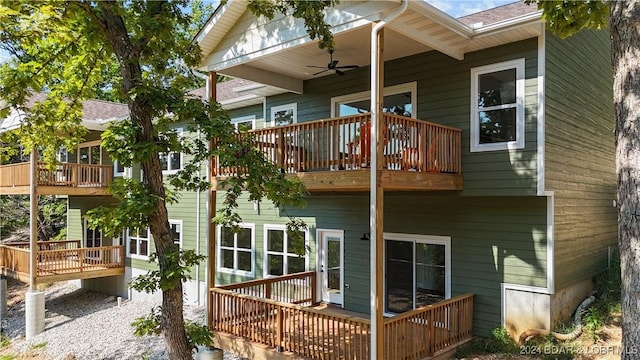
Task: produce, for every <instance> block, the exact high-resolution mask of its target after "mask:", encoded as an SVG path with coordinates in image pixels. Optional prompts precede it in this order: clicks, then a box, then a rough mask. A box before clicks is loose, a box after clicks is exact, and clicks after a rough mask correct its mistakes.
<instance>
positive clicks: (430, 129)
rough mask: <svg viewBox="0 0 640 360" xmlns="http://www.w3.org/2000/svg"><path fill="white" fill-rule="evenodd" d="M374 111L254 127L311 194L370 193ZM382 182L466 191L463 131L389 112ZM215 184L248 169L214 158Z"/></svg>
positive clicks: (400, 187)
mask: <svg viewBox="0 0 640 360" xmlns="http://www.w3.org/2000/svg"><path fill="white" fill-rule="evenodd" d="M370 121H371V115H370V114H368V113H367V114H360V115H354V116H346V117H340V118H332V119H324V120H317V121H309V122H304V123H298V124H291V125H286V126H279V127H271V128H265V129H258V130H253V131H249V132H247V133H242V134H239V135H238V136H250V137H251V141H252V143H253V144H254V145H255V146H256V147H257V148H258V149H259V150H261V151H262V152H263V153H264V154H265V156H266V158H267V160H269V161H272V162H273V163H275V164H277V165H278V166H279V167H280V168H281V169H282V171H284V172H285V173H287V174H290V176H297V177H298V178H299V179H300V180H301V181H302V182H303V183H304V184H305V185H306V187H307V189H308V190H309V191H311V192H321V191H367V190H369V176H370V175H369V173H370V163H371V153H370V144H371V141H370V140H369V126H370ZM384 124H385V127H384V128H385V133H384V151H383V152H384V156H383V158H384V159H383V164H382V166H383V168H384V170H383V172H382V180H381V182H382V186H383V188H384V189H385V190H393V191H428V190H462V189H463V178H462V173H461V169H462V160H461V154H462V144H461V130H460V129H455V128H452V127H448V126H443V125H439V124H434V123H430V122H428V121H423V120H417V119H412V118H407V117H403V116H398V115H391V114H384ZM212 162H213V166H212V174H211V175H212V182H213V184H214V187H215V188H216V189H224V185H223V182H222V181H223V180H224V179H225V178H226V177H229V176H232V175H235V174H238V173H242V171H243V170H242V169H240V168H237V167H234V166H230V164H226V163H222V162H221V161H220V159H219V158H214V159H213V161H212Z"/></svg>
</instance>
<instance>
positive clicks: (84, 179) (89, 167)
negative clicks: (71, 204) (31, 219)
mask: <svg viewBox="0 0 640 360" xmlns="http://www.w3.org/2000/svg"><path fill="white" fill-rule="evenodd" d="M30 169H31V163H30V162H24V163H18V164H10V165H2V166H0V195H19V194H29V188H30V183H31V176H30ZM112 180H113V166H112V165H94V164H76V163H60V164H58V165H56V166H55V167H53V168H49V167H47V166H46V165H45V164H44V163H38V164H37V167H36V184H35V185H36V193H37V194H38V195H109V192H108V189H107V188H108V186H109V184H111V181H112Z"/></svg>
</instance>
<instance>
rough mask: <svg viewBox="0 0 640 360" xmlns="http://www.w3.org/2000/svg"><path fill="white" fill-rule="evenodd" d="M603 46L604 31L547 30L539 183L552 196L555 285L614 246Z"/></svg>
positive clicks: (584, 275)
mask: <svg viewBox="0 0 640 360" xmlns="http://www.w3.org/2000/svg"><path fill="white" fill-rule="evenodd" d="M610 46H611V45H610V40H609V35H608V33H607V32H606V31H599V32H597V31H583V32H581V33H579V34H578V35H575V36H572V37H570V38H568V39H566V40H560V39H558V38H556V37H554V36H553V35H551V34H547V36H546V52H547V54H546V83H545V85H546V87H545V95H546V96H545V109H546V111H545V116H546V118H545V138H546V142H545V187H546V189H547V190H550V191H553V192H554V195H555V208H554V212H555V213H554V240H555V274H556V279H555V282H556V289H557V290H559V289H562V288H564V287H565V286H567V285H570V284H572V283H575V282H576V281H580V280H582V279H588V278H589V277H591V276H593V275H594V274H597V273H598V272H600V271H602V269H604V268H605V267H606V264H607V250H608V249H607V248H608V247H609V246H616V239H617V225H616V221H617V215H616V209H615V208H614V207H613V206H612V201H613V199H615V197H616V172H615V142H614V141H615V139H614V134H613V129H614V124H615V123H614V116H613V114H614V113H613V108H612V103H613V97H612V73H611V65H610V52H609V51H610ZM576 249H580V252H577V251H576Z"/></svg>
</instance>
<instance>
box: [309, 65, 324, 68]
mask: <svg viewBox="0 0 640 360" xmlns="http://www.w3.org/2000/svg"><path fill="white" fill-rule="evenodd" d="M307 67H309V68H316V69H326V67H324V66H315V65H307Z"/></svg>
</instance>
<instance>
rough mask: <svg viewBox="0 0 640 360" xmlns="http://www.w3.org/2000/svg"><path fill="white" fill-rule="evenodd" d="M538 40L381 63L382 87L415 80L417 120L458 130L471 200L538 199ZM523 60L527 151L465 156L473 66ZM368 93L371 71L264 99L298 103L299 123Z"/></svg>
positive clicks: (466, 189) (325, 79)
mask: <svg viewBox="0 0 640 360" xmlns="http://www.w3.org/2000/svg"><path fill="white" fill-rule="evenodd" d="M537 57H538V41H537V39H536V38H533V39H529V40H525V41H520V42H516V43H512V44H508V45H504V46H498V47H494V48H490V49H486V50H482V51H477V52H473V53H469V54H466V55H465V59H464V60H463V61H458V60H455V59H452V58H450V57H447V56H446V55H443V54H440V53H438V52H435V51H432V52H428V53H423V54H419V55H415V56H410V57H407V58H403V59H398V60H393V61H389V62H387V63H386V64H385V86H393V85H398V84H404V83H409V82H414V81H416V82H417V84H418V86H417V87H418V94H417V106H416V108H417V117H418V118H419V119H424V120H428V121H431V122H435V123H438V124H443V125H448V126H453V127H456V128H459V129H462V173H463V175H464V194H465V195H469V196H496V195H497V196H513V195H536V191H537V177H538V173H537V170H536V169H537V112H538V107H537V101H538V86H537V84H538V58H537ZM518 58H524V59H525V79H526V80H525V148H524V149H519V150H501V151H489V152H476V153H471V152H469V135H470V132H469V128H470V122H471V115H470V103H469V101H470V96H471V90H470V87H471V78H470V76H471V74H470V71H471V68H473V67H478V66H483V65H489V64H494V63H498V62H502V61H507V60H512V59H518ZM367 90H369V68H368V67H363V68H360V69H357V70H353V71H349V72H348V73H347V74H346V75H345V76H342V77H341V76H337V75H330V76H325V77H321V78H318V79H312V80H308V81H305V83H304V94H282V95H278V96H273V97H269V98H268V99H267V109H268V111H267V117H270V116H271V115H270V114H271V110H270V109H271V108H272V107H274V106H279V105H283V104H289V103H297V108H298V122H304V121H311V120H317V119H322V118H328V117H330V116H331V98H332V97H336V96H340V95H346V94H352V93H357V92H362V91H367Z"/></svg>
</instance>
